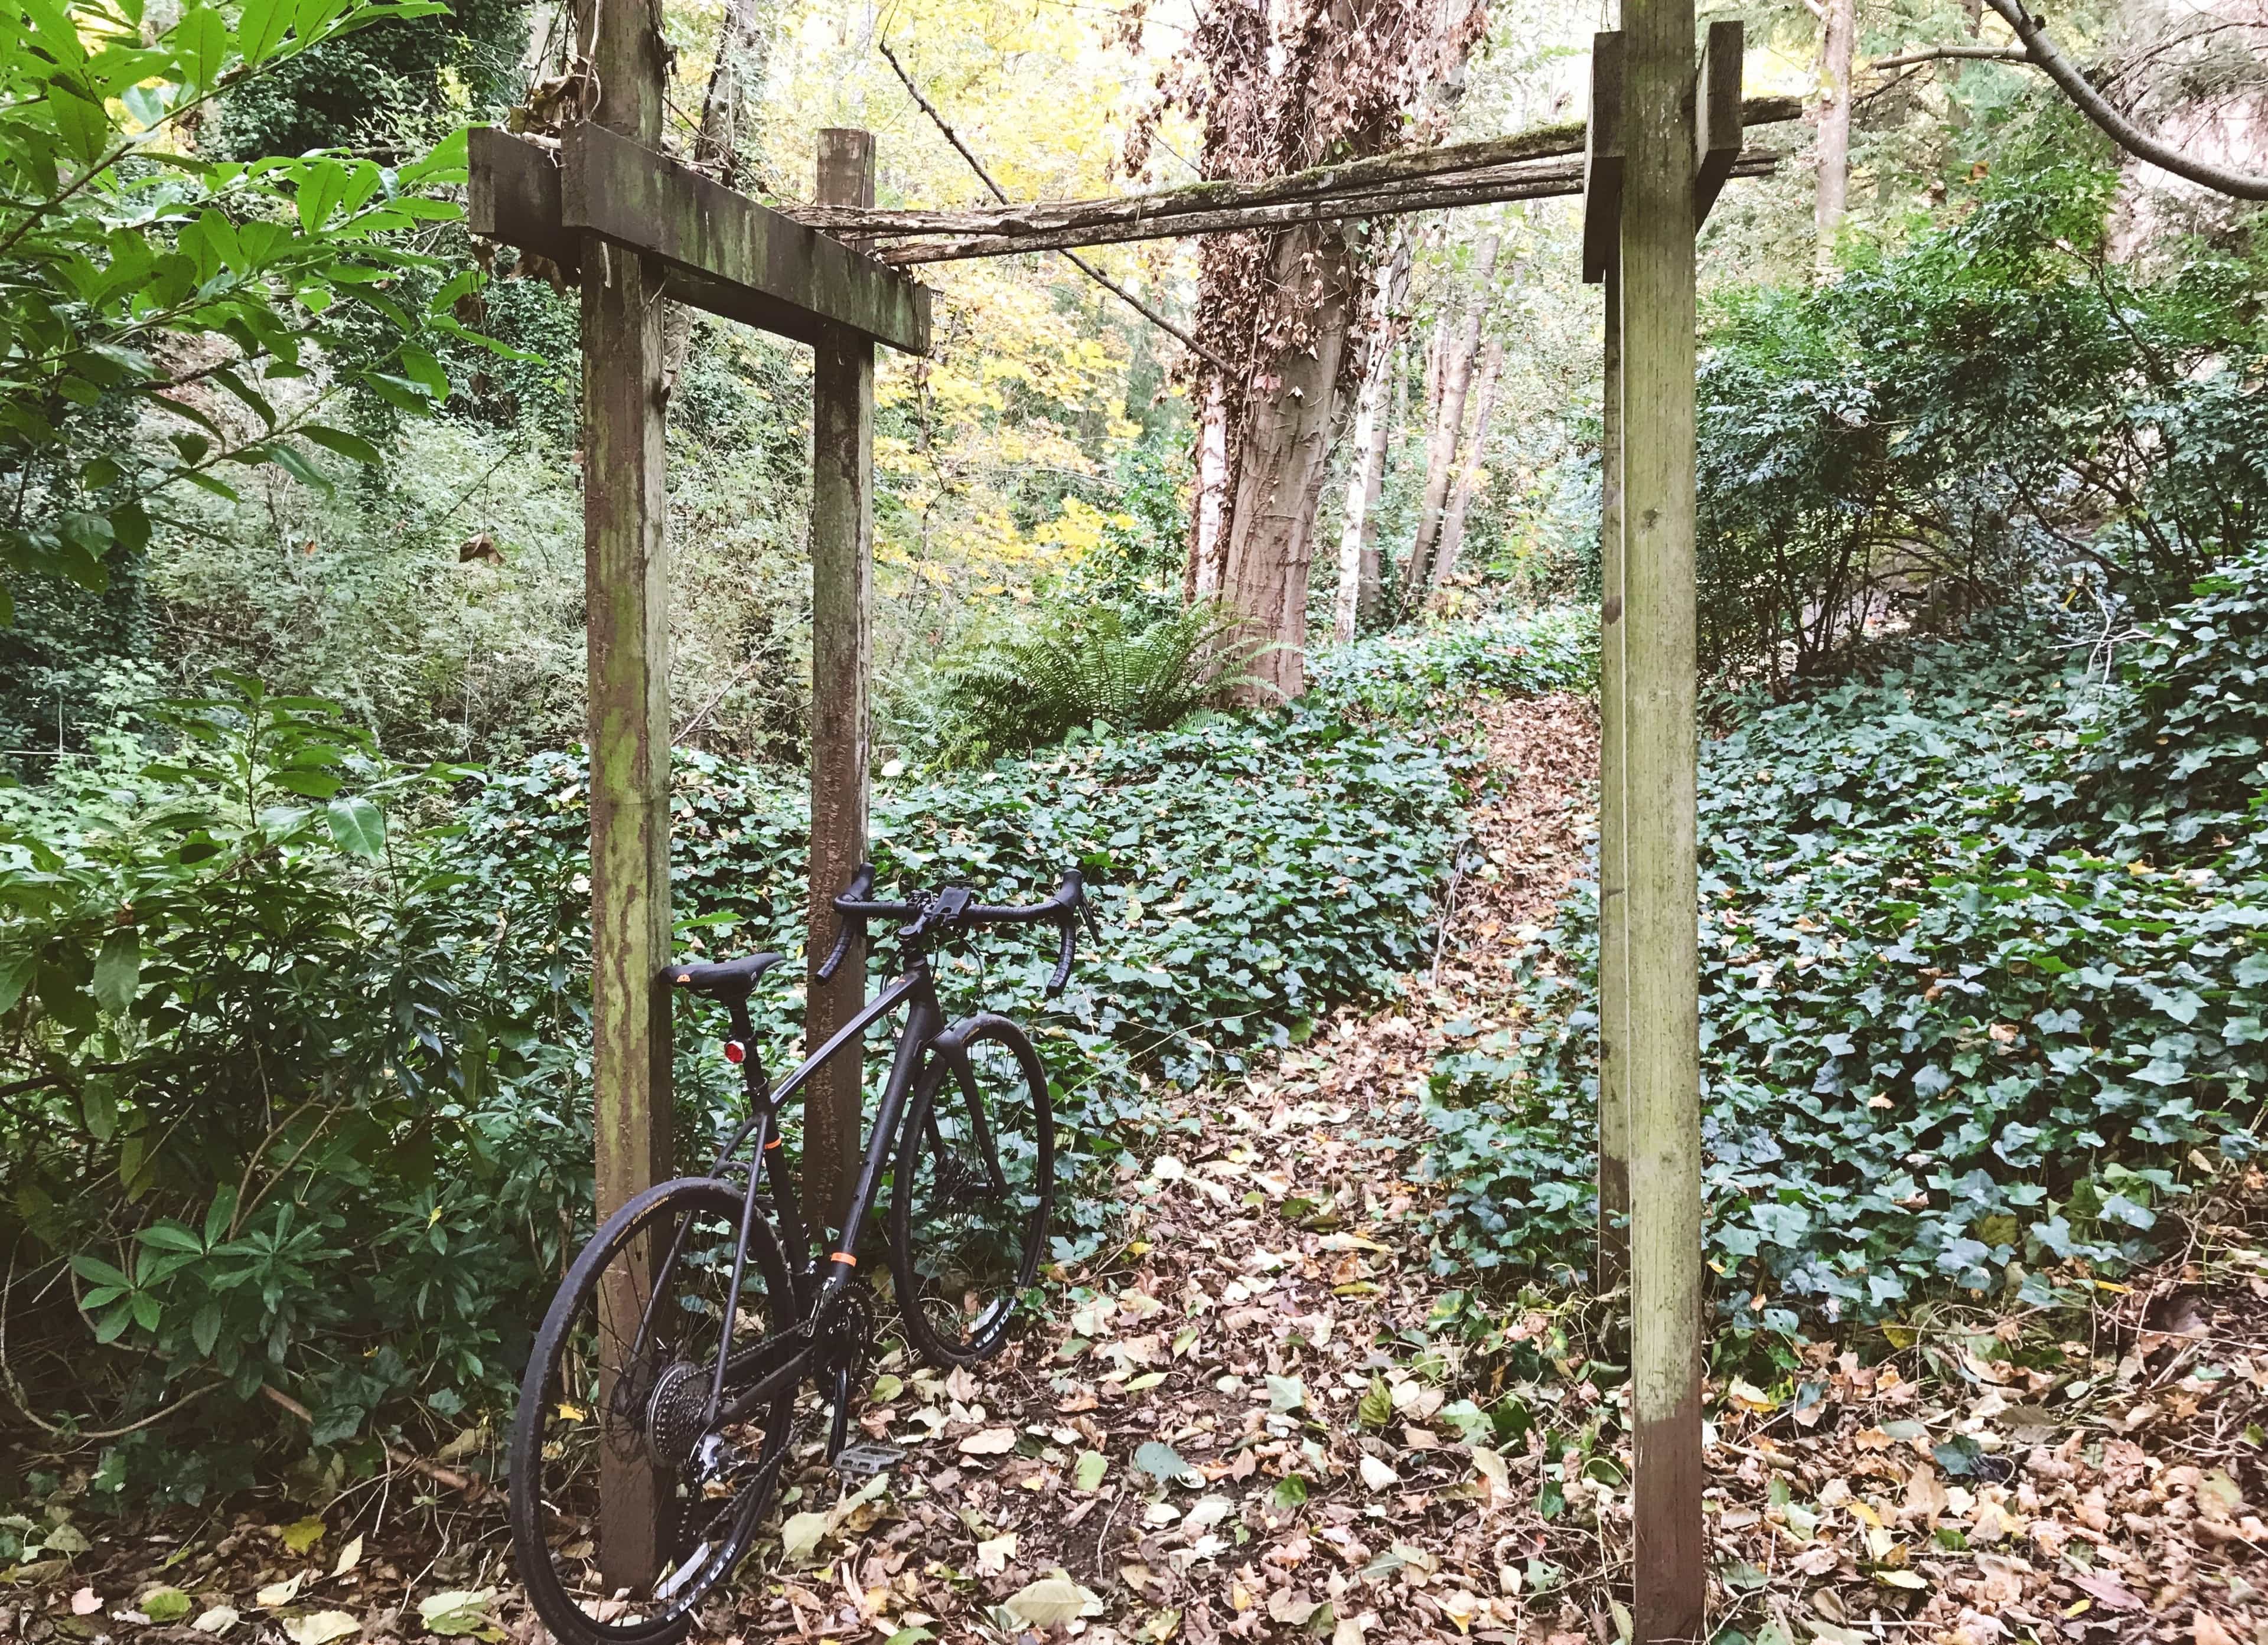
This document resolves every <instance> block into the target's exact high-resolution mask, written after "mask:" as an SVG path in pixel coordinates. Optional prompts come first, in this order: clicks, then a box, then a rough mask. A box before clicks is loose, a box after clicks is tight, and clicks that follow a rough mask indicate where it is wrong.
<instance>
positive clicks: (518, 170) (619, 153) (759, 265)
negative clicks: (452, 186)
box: [467, 123, 930, 354]
mask: <svg viewBox="0 0 2268 1645" xmlns="http://www.w3.org/2000/svg"><path fill="white" fill-rule="evenodd" d="M469 158H470V162H471V166H470V169H471V202H470V209H469V210H468V214H467V216H468V222H469V224H471V227H472V229H473V231H474V232H475V233H476V234H482V235H485V236H487V237H488V238H490V239H499V240H503V241H504V242H506V243H507V244H510V245H514V246H519V247H521V248H522V249H523V250H527V251H532V252H534V253H537V254H539V255H541V256H544V257H548V258H549V259H551V261H554V262H556V263H558V264H559V265H560V266H561V267H562V268H567V269H569V270H572V269H573V268H576V267H577V263H576V261H575V259H576V258H578V256H579V252H578V250H577V248H576V243H577V242H578V240H579V239H580V238H581V236H582V235H584V234H585V233H595V234H598V235H600V236H601V237H602V238H604V239H607V240H608V241H610V242H612V243H613V244H615V245H618V246H624V247H627V248H628V249H630V250H632V251H637V252H643V253H646V254H648V255H650V256H652V257H655V258H658V259H659V260H660V261H661V262H662V263H664V264H665V265H666V267H667V270H668V295H669V296H670V297H673V298H674V299H676V300H677V301H678V302H681V303H684V304H687V305H690V306H692V307H695V308H699V309H703V310H706V311H707V312H710V313H712V314H718V315H722V316H723V317H724V318H725V319H736V320H740V321H741V322H743V323H745V324H747V325H751V326H756V327H762V329H763V330H766V331H770V332H777V333H778V334H780V335H782V336H786V337H793V338H796V339H797V340H799V341H803V342H812V341H815V340H816V339H817V337H818V336H819V334H820V331H821V327H827V326H837V327H845V328H847V329H849V330H851V331H855V332H858V333H859V334H861V335H864V336H867V337H871V338H873V340H874V341H877V342H880V343H885V344H887V345H888V346H889V347H891V348H893V349H902V350H904V351H905V352H907V353H909V354H926V353H928V352H929V347H930V292H929V290H928V288H927V287H925V286H924V285H922V284H920V283H918V282H917V281H914V280H912V279H909V278H908V277H907V276H906V275H902V274H899V273H897V272H895V270H893V269H889V268H884V267H882V266H881V265H880V264H879V263H877V262H876V261H874V260H873V258H871V257H865V256H861V255H860V254H859V253H857V252H854V251H852V250H851V248H850V247H849V246H844V245H843V244H842V243H841V242H840V241H838V240H836V239H830V238H828V236H827V235H825V234H822V233H821V232H819V231H817V230H815V229H813V228H810V227H808V226H806V224H801V223H798V222H795V221H794V220H793V219H792V218H789V217H783V216H782V215H781V214H780V213H778V212H777V211H774V210H771V209H769V208H768V207H764V206H760V205H758V204H757V203H756V202H755V201H753V200H750V199H749V198H747V196H746V195H740V194H735V193H734V192H733V190H731V189H729V188H727V187H725V185H724V184H722V183H720V182H718V181H717V180H715V179H714V178H710V177H703V175H702V174H701V173H698V172H696V171H694V170H693V169H692V168H691V167H689V166H687V165H680V164H679V163H678V162H676V161H674V160H673V159H671V158H669V157H668V156H666V155H665V154H661V153H659V152H657V151H655V150H654V149H652V147H650V146H648V145H647V144H644V143H637V142H635V141H633V140H631V139H630V138H628V137H625V136H622V135H621V134H620V133H617V132H613V131H609V130H607V129H605V128H603V127H601V126H599V125H597V124H594V123H585V124H582V125H577V126H571V127H569V128H568V129H567V131H566V134H565V135H564V136H562V137H561V138H560V139H559V141H558V144H557V147H556V150H554V149H551V148H548V147H546V146H545V145H544V144H542V143H538V142H536V141H535V140H534V139H531V138H527V137H519V136H513V135H512V133H510V132H507V131H500V130H497V129H494V128H482V129H475V131H474V132H473V134H472V142H471V145H470V150H469Z"/></svg>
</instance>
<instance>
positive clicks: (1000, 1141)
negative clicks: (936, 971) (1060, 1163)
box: [890, 1015, 1056, 1365]
mask: <svg viewBox="0 0 2268 1645" xmlns="http://www.w3.org/2000/svg"><path fill="white" fill-rule="evenodd" d="M961 1046H962V1050H963V1055H962V1056H961V1058H959V1059H955V1058H953V1057H950V1056H946V1055H943V1054H937V1055H932V1057H931V1059H930V1061H929V1066H928V1067H927V1068H926V1069H924V1070H923V1072H922V1078H921V1082H920V1083H919V1084H918V1085H917V1086H916V1088H915V1091H914V1095H913V1098H912V1100H911V1101H910V1102H909V1103H908V1104H907V1105H906V1117H905V1122H904V1129H903V1130H902V1132H901V1133H900V1141H899V1145H898V1163H897V1170H896V1171H895V1179H894V1181H893V1184H892V1188H891V1197H890V1262H891V1268H892V1271H893V1273H894V1274H895V1278H896V1281H897V1290H898V1310H899V1312H900V1313H901V1314H902V1316H903V1318H904V1320H905V1326H906V1334H907V1336H908V1337H909V1339H910V1340H911V1341H912V1344H913V1346H914V1348H916V1349H917V1351H918V1352H919V1353H920V1354H921V1355H922V1356H923V1357H924V1359H926V1360H928V1361H929V1362H930V1363H932V1364H933V1365H969V1364H974V1363H975V1362H977V1361H979V1360H984V1359H990V1357H991V1356H992V1355H995V1354H998V1352H999V1351H1000V1349H1001V1348H1002V1347H1003V1346H1004V1345H1005V1343H1006V1341H1007V1340H1008V1328H1009V1326H1010V1325H1011V1323H1012V1322H1013V1318H1014V1314H1015V1310H1016V1302H1017V1298H1018V1297H1019V1296H1020V1295H1021V1294H1022V1293H1023V1291H1024V1290H1025V1289H1026V1288H1027V1287H1028V1286H1029V1285H1030V1284H1031V1283H1032V1281H1033V1279H1034V1277H1035V1275H1036V1274H1038V1272H1039V1267H1040V1255H1041V1250H1042V1245H1043V1244H1044V1242H1045V1241H1046V1238H1047V1232H1048V1215H1049V1211H1050V1210H1051V1209H1052V1208H1053V1207H1054V1204H1055V1188H1056V1131H1055V1115H1054V1113H1053V1111H1052V1109H1051V1108H1050V1107H1049V1102H1048V1080H1047V1074H1046V1072H1045V1070H1044V1069H1042V1068H1041V1066H1040V1059H1039V1055H1038V1054H1037V1053H1035V1051H1034V1050H1033V1049H1032V1043H1031V1041H1030V1040H1028V1039H1026V1038H1025V1037H1024V1032H1023V1030H1021V1029H1020V1028H1018V1027H1017V1026H1016V1024H1013V1023H1012V1022H1010V1021H1009V1020H1008V1019H1007V1018H1005V1017H992V1016H989V1015H988V1016H983V1017H977V1018H976V1020H975V1021H974V1022H973V1023H971V1024H968V1026H967V1028H966V1029H965V1031H963V1032H962V1037H961Z"/></svg>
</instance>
